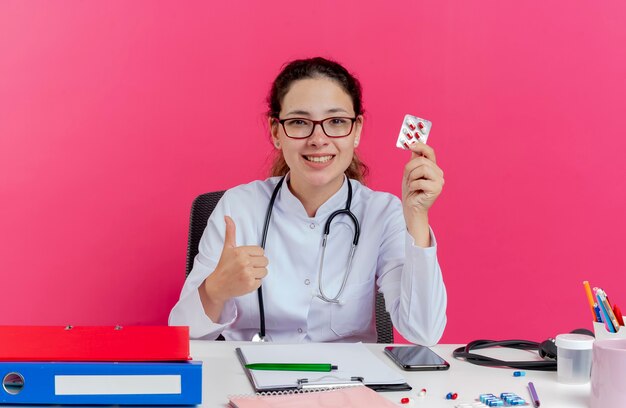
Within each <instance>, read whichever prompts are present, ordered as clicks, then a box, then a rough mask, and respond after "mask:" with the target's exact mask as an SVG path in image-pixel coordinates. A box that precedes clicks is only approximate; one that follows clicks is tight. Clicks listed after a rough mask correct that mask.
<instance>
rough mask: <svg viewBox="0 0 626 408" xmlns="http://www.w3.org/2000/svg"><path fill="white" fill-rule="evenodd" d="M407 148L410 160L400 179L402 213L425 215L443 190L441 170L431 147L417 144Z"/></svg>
mask: <svg viewBox="0 0 626 408" xmlns="http://www.w3.org/2000/svg"><path fill="white" fill-rule="evenodd" d="M409 148H410V149H411V152H412V153H411V160H410V161H409V162H408V163H407V164H406V166H405V167H404V175H403V177H402V205H403V207H404V213H405V216H406V215H408V214H415V213H418V214H427V213H428V209H429V208H430V207H431V206H432V205H433V203H434V202H435V200H436V199H437V197H439V194H441V190H442V189H443V184H444V179H443V170H441V169H440V168H439V166H437V159H436V158H435V151H434V150H433V148H432V147H430V146H428V145H425V144H424V143H420V142H418V143H413V144H411V145H409Z"/></svg>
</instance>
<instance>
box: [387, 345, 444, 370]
mask: <svg viewBox="0 0 626 408" xmlns="http://www.w3.org/2000/svg"><path fill="white" fill-rule="evenodd" d="M385 354H387V355H388V356H389V357H391V359H392V360H393V361H394V362H395V363H396V364H398V365H399V366H400V367H401V368H402V369H404V370H411V371H428V370H447V369H448V368H450V364H448V362H447V361H446V360H444V359H443V358H441V357H439V356H438V355H437V354H436V353H435V352H434V351H432V350H431V349H429V348H428V347H424V346H399V347H396V346H388V347H385Z"/></svg>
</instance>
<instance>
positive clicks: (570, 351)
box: [556, 333, 594, 384]
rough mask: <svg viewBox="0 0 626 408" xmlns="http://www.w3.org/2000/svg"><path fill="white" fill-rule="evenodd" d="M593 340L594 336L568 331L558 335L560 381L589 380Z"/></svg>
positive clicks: (557, 348)
mask: <svg viewBox="0 0 626 408" xmlns="http://www.w3.org/2000/svg"><path fill="white" fill-rule="evenodd" d="M593 341H594V338H593V337H591V336H587V335H585V334H573V333H568V334H559V335H558V336H556V350H557V358H556V366H557V369H556V371H557V379H558V381H559V382H560V383H565V384H584V383H586V382H589V377H590V375H591V355H592V352H591V349H592V347H593Z"/></svg>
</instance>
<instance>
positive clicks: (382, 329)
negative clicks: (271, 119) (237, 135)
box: [185, 191, 393, 343]
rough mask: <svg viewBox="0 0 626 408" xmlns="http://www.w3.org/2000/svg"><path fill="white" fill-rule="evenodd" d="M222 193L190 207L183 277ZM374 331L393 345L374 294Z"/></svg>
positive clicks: (386, 316) (385, 316)
mask: <svg viewBox="0 0 626 408" xmlns="http://www.w3.org/2000/svg"><path fill="white" fill-rule="evenodd" d="M222 195H224V192H223V191H214V192H211V193H206V194H201V195H199V196H198V197H196V199H195V200H194V201H193V204H192V205H191V217H190V219H189V238H188V240H187V268H186V272H185V277H187V275H189V272H191V268H192V267H193V260H194V258H195V257H196V255H197V254H198V245H199V244H200V238H202V233H203V232H204V229H205V228H206V224H207V221H208V219H209V216H210V215H211V213H212V212H213V209H214V208H215V206H216V205H217V203H218V201H220V198H222ZM375 319H376V331H377V332H378V339H377V341H378V343H393V324H392V323H391V316H389V313H388V312H387V310H386V309H385V298H384V297H383V294H382V293H376V316H375Z"/></svg>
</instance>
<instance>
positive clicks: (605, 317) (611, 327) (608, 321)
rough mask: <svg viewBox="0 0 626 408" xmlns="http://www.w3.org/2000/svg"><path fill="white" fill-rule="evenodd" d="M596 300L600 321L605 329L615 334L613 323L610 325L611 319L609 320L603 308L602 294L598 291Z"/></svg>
mask: <svg viewBox="0 0 626 408" xmlns="http://www.w3.org/2000/svg"><path fill="white" fill-rule="evenodd" d="M596 298H597V299H598V306H600V310H601V311H602V320H604V324H605V326H606V329H607V330H608V331H609V332H611V333H615V328H614V327H613V323H611V319H609V314H608V313H607V311H606V309H605V308H604V303H602V292H600V291H598V293H596Z"/></svg>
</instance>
